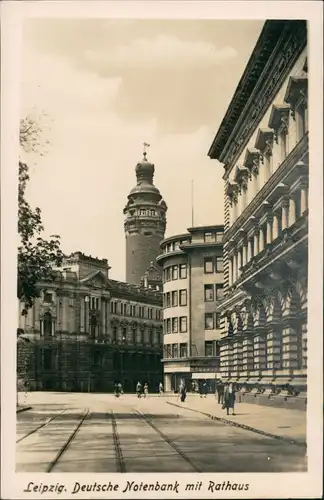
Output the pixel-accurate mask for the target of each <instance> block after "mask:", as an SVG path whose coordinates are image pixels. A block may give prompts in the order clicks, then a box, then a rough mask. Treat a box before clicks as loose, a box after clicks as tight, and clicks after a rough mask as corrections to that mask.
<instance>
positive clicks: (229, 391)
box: [222, 382, 235, 415]
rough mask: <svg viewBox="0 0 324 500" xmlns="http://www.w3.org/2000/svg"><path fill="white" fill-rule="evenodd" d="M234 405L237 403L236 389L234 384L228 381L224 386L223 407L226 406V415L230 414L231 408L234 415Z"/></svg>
mask: <svg viewBox="0 0 324 500" xmlns="http://www.w3.org/2000/svg"><path fill="white" fill-rule="evenodd" d="M234 405H235V389H234V387H233V384H229V383H228V382H226V384H225V388H224V402H223V407H222V408H223V409H225V408H226V415H229V410H230V408H232V415H235V413H234Z"/></svg>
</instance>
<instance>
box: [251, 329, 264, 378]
mask: <svg viewBox="0 0 324 500" xmlns="http://www.w3.org/2000/svg"><path fill="white" fill-rule="evenodd" d="M253 346H254V368H255V370H259V371H261V370H265V369H266V342H265V338H264V335H263V334H261V335H260V334H258V335H256V336H255V337H254V342H253Z"/></svg>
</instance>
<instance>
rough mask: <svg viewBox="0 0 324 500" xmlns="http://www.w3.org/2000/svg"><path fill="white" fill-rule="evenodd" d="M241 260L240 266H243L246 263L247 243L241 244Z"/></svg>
mask: <svg viewBox="0 0 324 500" xmlns="http://www.w3.org/2000/svg"><path fill="white" fill-rule="evenodd" d="M242 250H243V262H242V266H245V265H246V264H247V244H246V243H244V245H243V249H242Z"/></svg>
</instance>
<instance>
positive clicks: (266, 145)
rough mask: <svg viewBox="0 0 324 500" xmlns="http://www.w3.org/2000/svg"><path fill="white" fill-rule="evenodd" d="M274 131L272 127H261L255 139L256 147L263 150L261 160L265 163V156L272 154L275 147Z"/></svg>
mask: <svg viewBox="0 0 324 500" xmlns="http://www.w3.org/2000/svg"><path fill="white" fill-rule="evenodd" d="M273 135H274V134H273V131H272V130H271V129H259V131H258V135H257V138H256V141H255V148H256V149H258V150H259V151H260V152H261V162H262V163H263V161H264V160H263V158H264V156H269V155H270V156H271V155H272V148H273Z"/></svg>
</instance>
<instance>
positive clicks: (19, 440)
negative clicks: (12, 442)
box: [16, 408, 66, 444]
mask: <svg viewBox="0 0 324 500" xmlns="http://www.w3.org/2000/svg"><path fill="white" fill-rule="evenodd" d="M65 411H66V408H64V410H62V411H60V412H59V413H57V415H53V417H50V418H48V419H47V420H45V422H43V423H42V424H40V425H38V426H37V427H35V429H32V430H31V431H29V432H27V434H25V435H24V436H22V437H20V438H19V439H17V440H16V444H18V443H20V442H21V441H23V440H24V439H26V438H28V436H31V435H32V434H35V432H37V431H39V430H40V429H42V428H43V427H46V426H47V425H48V424H50V423H51V422H53V420H55V419H56V418H58V417H59V416H60V415H62V413H64V412H65Z"/></svg>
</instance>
